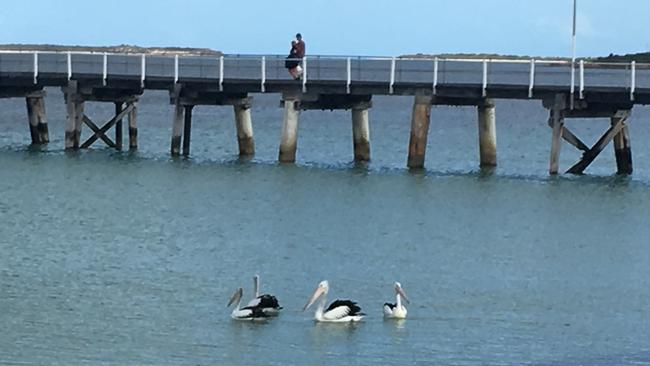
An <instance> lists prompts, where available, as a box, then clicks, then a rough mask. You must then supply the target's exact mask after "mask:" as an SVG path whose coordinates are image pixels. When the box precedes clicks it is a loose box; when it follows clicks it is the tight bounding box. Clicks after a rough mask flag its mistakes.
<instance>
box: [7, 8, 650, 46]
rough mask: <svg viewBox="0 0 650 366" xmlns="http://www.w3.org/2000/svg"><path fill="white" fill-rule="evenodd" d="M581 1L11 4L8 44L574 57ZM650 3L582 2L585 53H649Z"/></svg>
mask: <svg viewBox="0 0 650 366" xmlns="http://www.w3.org/2000/svg"><path fill="white" fill-rule="evenodd" d="M572 1H573V0H392V1H388V0H304V1H297V2H288V1H277V0H276V1H271V0H248V1H244V0H227V1H226V0H111V1H100V0H30V1H27V0H23V1H14V0H11V1H9V0H7V1H3V2H4V4H2V11H1V12H0V43H39V44H42V43H46V44H65V45H89V46H108V45H118V44H133V45H139V46H180V47H207V48H212V49H216V50H220V51H223V52H225V53H230V54H237V53H239V54H285V53H288V50H289V48H290V41H291V39H292V37H293V36H294V35H295V33H296V32H300V33H302V35H303V37H304V39H305V41H306V43H307V53H308V55H309V54H311V55H316V54H319V55H362V56H398V55H404V54H414V53H425V54H441V53H498V54H514V55H528V56H570V55H571V22H572V9H573V3H572ZM649 17H650V0H578V15H577V47H576V49H577V55H578V57H583V56H584V57H586V56H602V55H608V54H610V53H616V54H624V53H635V52H645V51H650V27H648V26H647V24H648V18H649Z"/></svg>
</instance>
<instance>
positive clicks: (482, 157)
mask: <svg viewBox="0 0 650 366" xmlns="http://www.w3.org/2000/svg"><path fill="white" fill-rule="evenodd" d="M300 61H301V63H302V67H303V69H304V74H303V77H302V79H301V80H293V79H292V78H291V76H290V75H289V73H288V72H287V69H286V68H285V66H284V64H285V58H284V57H283V56H278V55H207V56H206V55H203V56H188V55H146V54H115V53H93V52H78V51H74V52H73V51H70V52H44V51H25V50H21V51H2V52H0V97H4V98H9V97H21V98H26V105H27V112H28V118H27V120H28V122H29V126H30V133H31V136H32V143H34V144H44V143H47V142H48V141H49V131H48V128H47V122H46V115H45V108H44V103H43V100H42V98H43V95H44V92H43V88H45V87H61V88H62V89H63V91H64V93H65V103H66V106H67V112H68V113H67V123H66V131H65V136H66V138H65V148H66V149H78V148H88V147H90V146H91V145H92V144H93V143H94V142H96V141H98V140H102V141H103V142H104V143H106V144H107V145H109V146H111V147H115V148H117V149H122V139H123V134H122V121H123V119H128V123H129V148H132V149H135V148H137V138H138V137H137V102H138V98H139V96H141V95H142V94H143V93H144V92H145V90H147V89H158V90H167V91H169V93H170V102H171V103H172V104H173V105H175V109H174V113H173V116H170V121H171V125H172V136H171V149H170V150H171V153H172V154H174V155H176V154H181V153H183V154H189V152H190V141H191V122H192V108H193V107H194V106H196V105H229V106H233V108H234V113H235V122H236V125H237V137H238V142H239V148H240V153H241V154H242V155H251V154H254V151H255V148H254V139H253V125H252V117H251V113H250V107H251V104H252V103H253V99H252V98H251V97H250V96H249V95H250V94H251V93H277V94H281V95H282V106H283V107H284V109H285V113H284V123H283V132H282V140H281V142H280V149H279V150H280V151H279V160H280V161H283V162H292V161H294V160H295V152H296V146H297V145H296V142H297V136H298V134H297V131H298V122H299V121H298V120H299V114H300V111H301V110H306V109H323V110H327V109H350V110H352V134H353V139H354V157H355V160H359V161H363V160H369V159H370V139H369V121H368V119H369V114H368V110H369V109H370V108H371V107H372V96H373V95H411V96H414V104H413V114H412V124H411V138H410V141H409V156H408V158H407V165H408V166H409V167H410V168H422V167H423V165H424V158H425V151H426V144H427V135H428V130H429V123H430V114H431V106H433V105H469V106H476V107H477V111H478V137H479V138H478V141H479V163H480V165H481V166H494V165H496V164H497V158H496V152H497V149H496V118H495V105H494V99H535V100H541V101H542V103H543V105H544V107H546V108H548V110H549V120H548V121H543V122H545V123H546V122H548V124H549V126H550V127H551V133H550V136H549V138H550V140H551V147H550V163H549V172H550V173H551V174H556V173H558V170H559V167H558V158H559V153H560V147H561V143H562V140H564V141H566V142H567V143H569V144H571V145H573V146H575V147H576V148H578V149H580V150H582V151H583V157H582V159H581V160H580V161H578V162H577V163H576V164H575V165H574V166H572V167H570V168H569V169H568V172H570V173H582V172H583V171H584V169H585V168H586V167H587V166H588V165H589V164H590V163H591V162H592V161H593V160H594V159H595V158H596V156H597V155H598V154H599V153H600V152H601V151H602V149H603V148H604V147H605V146H606V145H607V144H608V143H609V142H610V141H612V140H613V141H614V145H615V151H616V160H617V171H618V172H619V173H621V174H629V173H631V172H632V156H631V149H630V136H629V131H628V128H627V124H626V122H627V118H628V116H629V114H630V111H631V110H632V108H633V107H634V105H636V104H650V64H642V63H636V62H630V63H604V62H587V61H585V60H579V61H577V62H575V63H572V62H570V61H561V60H545V59H539V60H538V59H516V60H503V59H469V58H468V59H459V58H438V57H433V58H425V57H417V58H406V57H352V56H308V57H305V58H303V59H301V60H300ZM87 102H110V103H114V104H115V115H114V117H113V118H111V120H109V121H108V122H107V123H105V124H103V125H101V126H100V125H98V124H96V123H95V122H93V121H92V119H91V118H90V117H89V116H87V115H86V114H85V113H84V103H87ZM585 117H603V118H609V119H610V120H611V127H610V128H609V129H608V130H607V131H605V132H604V134H603V135H602V137H601V138H600V139H599V140H598V142H597V143H596V144H595V145H594V146H587V145H585V144H584V143H583V142H582V141H581V140H580V139H579V138H578V137H577V136H576V135H575V134H573V133H572V132H571V131H569V130H568V129H567V128H566V127H565V126H564V120H565V119H566V118H585ZM84 125H86V126H88V127H89V128H90V129H91V131H92V133H93V134H92V136H91V137H90V138H89V139H88V140H86V141H85V142H82V141H81V140H80V139H81V129H82V126H84ZM110 129H114V130H115V139H114V140H113V139H111V138H110V137H109V136H108V135H107V133H108V131H109V130H110ZM181 147H182V149H181Z"/></svg>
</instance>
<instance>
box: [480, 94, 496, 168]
mask: <svg viewBox="0 0 650 366" xmlns="http://www.w3.org/2000/svg"><path fill="white" fill-rule="evenodd" d="M477 109H478V139H479V161H480V166H481V167H491V166H496V165H497V130H496V114H495V109H496V108H495V106H494V102H493V101H492V100H491V99H485V100H484V101H483V102H482V103H481V104H479V105H478V107H477Z"/></svg>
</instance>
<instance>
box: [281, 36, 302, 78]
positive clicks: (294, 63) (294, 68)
mask: <svg viewBox="0 0 650 366" xmlns="http://www.w3.org/2000/svg"><path fill="white" fill-rule="evenodd" d="M305 50H306V46H305V41H303V40H302V35H301V34H300V33H298V34H296V39H295V40H292V41H291V51H289V56H288V57H287V60H286V61H285V63H284V66H285V67H286V68H287V69H289V74H290V75H291V76H292V77H293V78H294V79H295V80H299V79H300V78H301V77H302V67H300V62H301V60H300V59H302V58H303V57H305Z"/></svg>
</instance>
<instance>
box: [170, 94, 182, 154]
mask: <svg viewBox="0 0 650 366" xmlns="http://www.w3.org/2000/svg"><path fill="white" fill-rule="evenodd" d="M183 124H184V123H183V106H182V105H180V104H178V103H176V104H175V105H174V116H173V120H172V147H171V153H172V155H180V153H181V135H182V133H183Z"/></svg>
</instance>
